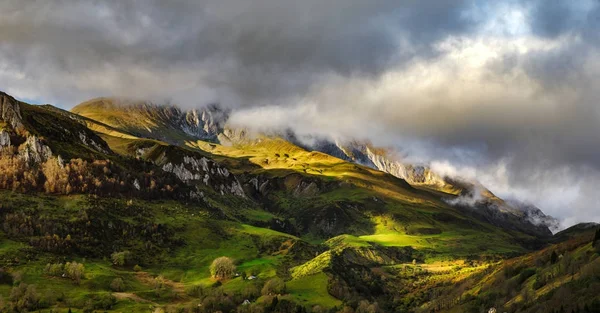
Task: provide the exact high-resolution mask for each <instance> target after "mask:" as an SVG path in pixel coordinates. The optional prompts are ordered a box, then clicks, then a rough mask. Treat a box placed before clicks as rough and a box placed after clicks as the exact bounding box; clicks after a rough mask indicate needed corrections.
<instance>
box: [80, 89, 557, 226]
mask: <svg viewBox="0 0 600 313" xmlns="http://www.w3.org/2000/svg"><path fill="white" fill-rule="evenodd" d="M72 112H74V113H77V114H79V115H82V116H85V117H87V118H89V119H91V120H94V121H95V122H99V123H103V124H107V125H109V126H110V127H113V128H116V129H124V130H126V131H127V132H128V133H129V134H133V135H135V136H137V137H141V138H152V139H157V140H162V141H165V142H168V143H171V144H181V143H185V142H187V143H188V144H189V143H190V142H191V143H193V142H195V141H198V140H201V141H209V142H212V143H215V144H224V145H228V146H231V145H234V146H243V145H248V144H252V143H253V142H255V138H254V137H255V136H251V135H250V134H249V133H248V132H247V131H246V130H240V129H234V128H231V127H229V126H228V124H227V119H228V116H229V114H230V112H228V111H226V110H223V109H220V108H219V107H218V106H217V105H211V106H209V107H207V108H204V109H194V110H189V111H182V110H180V109H179V108H177V107H174V106H172V105H156V104H152V103H144V102H127V101H121V100H117V99H109V98H100V99H94V100H90V101H87V102H84V103H82V104H80V105H78V106H76V107H74V108H73V109H72ZM198 116H201V117H202V118H201V119H198V118H197V117H198ZM192 117H195V118H192ZM190 121H193V122H192V123H190ZM92 128H94V127H92ZM96 130H97V131H98V132H100V133H104V134H109V135H110V134H111V133H112V131H111V132H106V131H105V129H99V128H97V127H96ZM205 130H207V131H205ZM112 135H113V136H114V134H112ZM261 137H262V138H263V139H262V140H265V138H269V139H273V138H278V139H281V140H284V141H287V142H289V143H291V144H293V145H295V146H298V147H300V148H302V149H304V150H306V151H319V152H322V153H325V154H327V155H330V156H333V157H335V158H339V159H342V160H344V161H348V162H352V163H356V164H360V165H363V166H366V167H369V168H373V169H376V170H379V171H382V172H385V173H388V174H391V175H393V176H395V177H398V178H400V179H402V180H404V181H406V182H407V183H409V184H410V185H411V186H412V187H416V188H420V189H426V190H429V191H435V192H440V195H441V198H442V199H443V200H444V201H446V202H448V203H449V204H451V205H454V206H457V207H461V208H462V209H463V210H466V211H471V210H470V209H472V208H477V209H478V210H477V211H473V212H470V214H472V215H474V216H476V217H478V218H480V219H485V220H487V221H488V222H492V223H495V224H496V225H498V226H501V227H505V228H513V229H515V230H519V231H521V232H525V233H532V234H536V235H541V236H550V235H551V231H549V230H548V227H554V224H553V223H554V222H553V220H552V219H551V217H547V216H545V215H544V214H543V213H542V212H541V211H540V210H539V209H538V210H537V211H536V212H535V216H534V215H533V214H529V213H528V212H531V211H530V210H527V207H526V206H523V205H514V204H516V202H511V203H507V202H505V201H503V200H502V199H499V198H498V197H496V196H495V195H494V194H493V193H492V192H490V191H489V190H487V189H486V188H485V187H484V186H482V185H481V184H479V183H478V182H470V181H465V180H463V179H461V178H456V177H453V178H450V177H441V176H440V175H438V174H436V173H435V172H433V171H432V170H431V169H430V168H429V167H427V166H425V165H414V164H410V163H405V162H403V160H402V158H401V157H399V156H398V155H397V154H396V153H394V152H393V151H392V150H390V149H382V148H377V147H374V146H372V145H371V144H369V143H360V142H356V141H354V142H347V143H341V142H337V141H335V142H331V141H328V140H323V139H321V140H317V141H316V144H314V145H312V146H307V145H306V144H303V143H302V141H301V140H298V138H296V136H295V135H294V134H293V133H292V132H290V131H288V132H286V133H280V134H278V133H270V134H263V135H262V136H261ZM197 148H198V147H197ZM201 149H202V148H201ZM210 149H212V148H210ZM204 150H206V149H204ZM226 153H229V152H226Z"/></svg>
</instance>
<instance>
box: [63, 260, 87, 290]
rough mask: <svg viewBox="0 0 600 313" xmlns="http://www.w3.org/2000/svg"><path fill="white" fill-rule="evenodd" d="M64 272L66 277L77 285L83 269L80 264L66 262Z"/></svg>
mask: <svg viewBox="0 0 600 313" xmlns="http://www.w3.org/2000/svg"><path fill="white" fill-rule="evenodd" d="M65 272H66V274H67V277H69V278H71V279H72V280H73V281H75V283H76V284H78V285H79V283H80V282H81V278H83V274H84V272H85V268H84V266H83V264H81V263H77V262H67V264H65Z"/></svg>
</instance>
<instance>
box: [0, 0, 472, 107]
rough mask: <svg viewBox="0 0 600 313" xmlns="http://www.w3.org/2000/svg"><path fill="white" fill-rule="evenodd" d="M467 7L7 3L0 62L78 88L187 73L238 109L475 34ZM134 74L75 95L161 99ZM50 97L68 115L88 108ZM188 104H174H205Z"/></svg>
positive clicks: (461, 2)
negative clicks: (144, 74)
mask: <svg viewBox="0 0 600 313" xmlns="http://www.w3.org/2000/svg"><path fill="white" fill-rule="evenodd" d="M471 5H472V3H471V2H470V1H466V0H455V1H442V2H439V1H392V0H376V1H358V0H357V1H346V0H344V1H342V0H330V1H316V0H308V1H278V0H277V1H276V0H256V1H237V0H235V1H234V0H207V1H191V0H190V1H168V2H167V1H108V2H102V1H64V0H63V1H58V0H50V1H21V0H8V1H3V2H2V4H0V17H1V19H0V27H1V29H2V32H0V41H1V42H2V44H1V46H0V53H2V55H3V59H5V61H6V62H7V63H10V64H8V65H5V66H8V67H11V68H13V70H15V71H16V70H18V71H20V72H22V74H24V75H26V76H42V75H41V74H42V73H43V74H52V75H60V76H63V77H64V76H72V78H73V79H74V80H79V79H84V80H92V79H94V73H93V72H94V71H96V73H97V75H98V76H101V75H104V76H106V72H107V71H110V70H111V68H116V69H120V70H129V72H130V73H133V72H135V71H136V70H139V71H146V70H147V71H152V72H156V74H157V75H166V76H167V77H165V78H171V77H169V74H175V76H177V73H176V72H177V71H185V70H187V69H195V70H197V71H198V72H199V75H198V77H193V76H192V77H190V76H189V75H186V76H185V80H183V81H181V82H180V85H182V86H192V87H193V86H199V85H201V86H202V87H208V88H214V89H217V90H224V91H225V92H229V93H232V94H233V95H235V96H236V99H237V100H240V101H244V102H255V101H265V100H271V101H272V100H273V99H279V98H280V97H278V96H282V97H283V96H287V95H290V94H298V93H302V92H305V91H306V89H307V88H308V87H309V86H310V85H312V84H313V83H314V82H315V80H317V79H318V78H319V77H320V76H321V75H322V74H325V73H329V72H333V73H337V74H342V75H379V74H381V73H382V72H383V71H385V70H386V69H387V68H388V67H389V66H391V65H392V64H397V63H398V62H403V61H406V60H408V59H410V58H412V57H414V56H415V55H417V54H420V55H424V54H427V53H431V52H432V51H433V50H432V49H430V45H431V44H433V43H435V42H436V41H437V40H439V39H440V38H444V37H446V36H448V35H449V34H457V33H461V32H465V31H469V30H471V29H472V28H473V26H474V25H473V24H474V22H473V21H472V20H470V19H469V18H467V17H465V16H464V14H463V13H464V10H466V9H468V8H469V7H470V6H471ZM90 72H91V73H90ZM124 72H125V71H124ZM200 73H203V74H200ZM130 75H131V74H130ZM139 75H141V74H138V75H137V76H139ZM137 76H134V77H127V75H125V77H121V76H119V75H115V77H113V78H111V80H112V81H113V82H114V83H113V84H112V85H114V86H112V88H111V86H110V85H111V84H110V83H107V85H108V86H105V87H97V86H96V87H95V86H94V85H93V84H90V85H91V86H89V87H88V88H85V89H88V90H82V93H83V95H82V97H88V96H90V95H93V94H97V95H104V94H107V93H116V94H120V95H125V93H126V91H128V90H129V91H130V90H132V89H134V92H133V93H134V94H133V95H135V96H161V95H160V94H158V95H155V94H149V95H146V94H145V93H146V92H149V91H152V90H153V89H154V88H147V87H146V86H144V84H145V83H146V82H145V81H144V80H143V78H141V77H137ZM41 78H42V79H43V77H41ZM130 79H133V81H131V80H130ZM190 80H191V81H190ZM49 84H50V85H53V84H51V83H49ZM151 84H152V85H153V84H154V82H151ZM50 87H51V86H49V88H48V89H51V91H52V88H50ZM56 87H57V88H58V86H56ZM82 87H84V86H82ZM81 89H84V88H81ZM135 89H141V90H140V91H139V92H138V91H135ZM147 89H148V90H147ZM180 91H181V90H175V92H172V91H171V90H163V91H162V92H164V95H166V96H171V95H170V94H171V93H173V94H177V93H178V92H180ZM45 96H47V95H45ZM56 96H57V97H58V99H59V100H61V101H64V102H68V103H66V104H67V105H69V104H74V103H73V101H78V100H84V99H80V98H75V99H72V98H71V99H69V97H65V96H60V95H56ZM76 96H77V95H71V96H70V97H76ZM191 96H192V97H191V99H186V98H185V97H183V98H182V99H181V100H183V101H185V102H188V101H189V102H190V103H186V104H187V105H197V104H198V103H197V102H196V101H201V100H200V99H193V98H194V97H195V96H196V94H195V93H192V94H191Z"/></svg>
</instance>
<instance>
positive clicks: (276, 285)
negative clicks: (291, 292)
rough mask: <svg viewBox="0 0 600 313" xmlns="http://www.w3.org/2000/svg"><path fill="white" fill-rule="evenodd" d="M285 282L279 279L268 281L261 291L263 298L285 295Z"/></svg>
mask: <svg viewBox="0 0 600 313" xmlns="http://www.w3.org/2000/svg"><path fill="white" fill-rule="evenodd" d="M285 289H286V288H285V282H284V281H283V279H281V278H272V279H269V280H268V281H267V282H266V283H265V285H264V286H263V288H262V290H261V294H262V295H263V296H267V295H273V294H283V293H285Z"/></svg>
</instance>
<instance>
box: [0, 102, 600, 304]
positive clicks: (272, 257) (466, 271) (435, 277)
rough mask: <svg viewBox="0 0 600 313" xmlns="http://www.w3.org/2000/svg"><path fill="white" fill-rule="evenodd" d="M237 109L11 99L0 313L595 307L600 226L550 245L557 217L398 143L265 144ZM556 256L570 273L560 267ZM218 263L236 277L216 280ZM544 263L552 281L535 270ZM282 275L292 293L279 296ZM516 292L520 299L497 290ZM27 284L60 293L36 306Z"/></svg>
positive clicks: (0, 107)
mask: <svg viewBox="0 0 600 313" xmlns="http://www.w3.org/2000/svg"><path fill="white" fill-rule="evenodd" d="M231 113H232V112H231V111H230V110H227V109H223V108H221V107H220V106H219V105H217V104H213V105H210V106H207V107H205V108H201V109H193V110H183V109H181V108H178V107H177V106H174V105H170V104H165V105H163V104H153V103H150V102H144V101H130V100H121V99H116V98H98V99H92V100H89V101H86V102H83V103H81V104H79V105H77V106H75V107H73V108H72V109H71V110H70V111H65V110H62V109H59V108H57V107H54V106H51V105H39V106H38V105H30V104H27V103H24V102H21V101H18V100H16V99H14V98H13V97H11V96H10V95H7V94H5V93H1V92H0V189H2V190H1V191H0V198H2V199H3V201H2V203H1V204H0V221H2V224H3V229H2V233H1V236H0V240H2V243H3V245H2V246H3V248H0V256H1V257H2V260H3V263H2V268H1V270H0V274H2V276H0V278H1V279H0V295H3V296H4V297H6V298H7V299H9V300H10V301H9V302H10V303H9V304H3V303H0V304H1V305H2V306H4V307H5V308H9V307H10V309H12V310H15V311H19V312H21V311H23V310H32V309H41V308H54V309H57V310H66V309H67V308H71V307H73V308H78V309H81V310H115V311H123V312H125V311H128V312H136V311H139V312H142V311H143V310H145V309H147V307H148V305H150V306H151V307H152V309H153V310H159V309H160V310H163V309H169V308H170V307H171V306H181V307H182V308H183V307H184V306H189V307H190V308H194V307H195V308H200V307H202V308H201V309H198V310H208V311H206V312H212V311H218V310H220V311H223V312H226V311H231V312H233V311H235V310H237V312H240V311H242V312H246V311H243V310H246V309H247V310H250V309H252V310H253V309H254V308H256V312H263V311H264V312H266V311H268V312H292V311H297V312H300V311H302V310H305V311H306V310H309V311H313V312H317V311H318V310H321V312H324V310H329V311H331V312H338V310H340V311H343V310H345V309H346V308H348V309H351V310H353V311H356V312H371V311H373V312H377V311H381V312H416V311H418V312H425V311H427V312H430V311H474V312H476V311H479V310H480V309H481V308H482V307H483V308H486V309H487V308H488V307H502V308H505V309H507V310H510V311H511V312H521V311H522V312H537V311H536V310H538V311H539V310H540V308H542V307H543V308H549V307H551V306H552V304H553V303H554V302H556V301H557V300H556V299H559V298H560V297H563V296H564V295H562V294H557V292H559V291H561V290H563V289H564V288H570V289H569V291H570V292H571V294H570V295H569V297H572V298H573V299H578V300H579V301H582V302H581V304H582V307H583V304H586V305H588V304H589V305H590V306H593V305H596V304H597V303H596V302H594V301H593V300H594V298H593V297H589V296H588V295H587V294H586V293H585V292H584V291H585V290H588V289H587V288H592V287H590V286H596V285H598V284H599V282H598V276H597V272H594V271H595V270H597V269H598V266H597V263H598V258H597V255H596V254H595V253H596V252H595V250H594V246H595V238H594V239H593V240H592V238H591V237H593V236H592V235H591V234H592V232H590V231H592V230H594V229H595V226H593V225H592V226H590V227H584V226H581V225H579V226H576V227H574V228H571V229H570V230H568V231H566V232H561V233H558V234H556V235H553V231H556V230H557V225H558V223H557V221H556V220H555V219H553V218H552V217H550V216H547V215H545V214H544V213H543V212H542V211H541V210H540V209H539V208H536V207H535V206H533V205H530V204H525V203H521V202H519V201H516V200H513V199H508V200H505V199H501V198H499V197H497V196H496V195H494V194H493V193H492V192H491V191H490V190H488V189H487V188H485V186H483V185H481V184H480V183H479V182H477V181H470V180H466V179H464V178H461V177H447V176H442V175H440V174H439V173H435V171H433V170H432V169H431V168H430V167H428V166H427V164H411V163H408V162H406V161H405V160H404V158H403V157H401V156H400V155H399V154H398V153H396V152H395V150H393V149H388V148H384V147H376V146H373V145H372V144H371V143H369V142H358V141H350V142H342V141H338V140H334V139H328V138H318V139H317V140H310V141H307V140H303V139H302V138H298V136H297V135H296V134H294V133H293V132H292V131H287V132H285V133H278V132H271V133H254V132H252V131H250V130H248V129H243V128H235V127H231V126H230V125H229V123H228V119H229V116H230V115H231ZM306 142H311V143H310V144H307V143H306ZM592 241H593V242H592ZM556 251H559V252H560V255H561V256H563V257H561V258H564V259H565V260H566V255H569V258H570V260H571V261H569V262H570V263H569V264H563V265H564V267H566V268H568V270H565V269H564V268H558V267H560V266H562V265H561V264H562V263H561V262H563V261H557V260H554V261H552V260H550V261H548V260H549V259H548V258H549V257H550V256H549V255H550V254H552V252H556ZM121 253H122V255H123V261H122V262H121V261H115V260H114V258H115V255H117V257H120V256H121ZM125 255H126V257H125ZM220 256H225V257H229V258H231V259H233V260H234V263H235V265H236V266H237V270H236V271H237V272H236V276H234V277H231V278H230V279H227V280H220V279H217V280H215V277H211V276H210V271H209V267H210V264H211V262H212V261H213V260H214V259H215V258H217V257H220ZM109 259H111V260H112V261H111V260H109ZM75 261H77V262H80V263H82V264H84V265H85V268H86V274H85V275H84V276H83V280H81V281H79V280H80V279H77V280H76V281H75V286H76V287H73V282H71V281H70V280H71V279H68V278H69V277H70V274H69V275H65V274H63V275H62V279H61V277H60V275H59V277H53V276H52V275H50V274H49V272H47V271H46V270H44V269H43V268H45V267H48V266H50V267H51V266H52V264H62V263H65V262H71V263H70V264H72V262H75ZM535 262H539V263H540V264H542V263H543V264H542V265H543V266H540V268H541V269H542V268H543V270H540V271H539V272H536V271H535V270H534V272H533V273H531V270H530V268H531V264H535ZM564 262H566V261H564ZM134 265H135V266H134ZM134 267H136V268H135V269H134ZM557 268H558V269H557ZM589 271H592V274H589ZM524 273H525V274H524ZM548 273H552V275H550V276H551V277H550V276H548ZM590 275H591V276H590ZM594 275H596V276H594ZM66 276H68V277H67V278H65V277H66ZM500 276H502V277H504V278H502V277H500ZM505 276H506V277H505ZM248 277H254V278H256V279H254V278H253V279H251V280H249V279H248ZM590 277H591V278H590ZM594 277H595V278H594ZM80 278H81V277H80ZM492 278H493V279H492ZM501 278H502V279H501ZM584 278H585V279H586V280H585V281H580V280H583V279H584ZM117 279H120V280H121V281H122V282H123V284H124V286H123V288H113V287H114V286H113V283H114V282H115V280H117ZM277 279H279V280H281V281H282V283H283V284H285V286H287V287H286V289H285V290H278V291H277V292H270V291H268V290H269V289H268V288H267V287H265V286H267V285H269V286H270V284H275V283H271V282H272V281H274V280H277ZM568 279H571V281H577V282H578V283H577V284H575V285H573V286H572V285H568V283H569V281H568ZM501 280H502V282H500V281H501ZM542 280H543V284H542ZM505 281H512V283H511V284H512V285H510V288H511V289H512V290H516V294H513V293H511V292H508V293H506V294H504V293H502V294H497V295H495V296H491V295H490V292H491V291H490V290H491V288H490V286H491V285H490V284H505ZM538 281H539V283H538ZM263 283H264V286H262V285H258V284H263ZM21 284H29V285H35V286H36V288H38V290H42V291H48V292H50V293H56V294H60V295H61V296H54V297H53V296H49V295H38V296H37V298H36V299H37V301H33V300H31V299H29V298H26V297H25V295H26V294H27V290H28V289H27V285H26V286H25V291H23V292H22V295H21V296H19V295H20V294H19V291H18V290H19V288H21V287H19V286H21ZM452 284H462V285H461V286H463V285H464V289H461V290H462V292H463V293H464V294H456V292H455V291H453V290H451V289H449V288H448V287H449V286H451V285H452ZM536 284H538V285H536ZM10 286H14V287H12V289H10ZM409 286H412V287H409ZM582 286H584V287H582ZM261 287H262V289H263V291H264V290H265V289H264V288H267V292H258V291H255V290H254V289H261ZM535 287H538V288H537V289H536V288H535ZM15 288H16V289H15ZM507 288H508V287H507ZM543 288H545V289H543ZM15 290H17V291H15ZM582 290H583V291H582ZM34 292H35V291H33V292H32V293H34ZM13 293H15V294H16V296H14V297H13V295H12V294H13ZM400 295H402V296H400ZM466 295H468V296H466ZM23 297H25V298H26V299H29V300H31V301H33V302H35V303H34V304H30V303H29V302H27V303H24V302H22V301H21V300H22V298H23ZM207 299H208V300H207ZM408 299H410V300H408ZM42 300H43V301H42ZM19 301H21V302H19ZM23 301H25V300H23ZM31 301H30V302H31ZM44 301H45V302H44ZM198 301H199V302H198ZM246 301H247V302H246ZM275 301H276V302H275ZM0 302H2V301H0ZM243 303H245V304H244V306H245V307H244V306H242V304H243ZM274 303H275V304H274ZM284 303H285V304H284ZM2 306H0V308H1V307H2ZM361 306H363V307H364V308H362V309H364V310H367V309H368V310H371V311H361V310H362V309H361ZM240 307H241V309H240ZM209 308H210V309H209ZM236 308H237V309H236ZM369 308H370V309H369ZM569 308H573V309H574V308H575V306H573V305H571V306H569ZM577 309H579V306H577ZM7 310H8V309H7ZM190 310H193V309H190ZM211 310H212V311H211ZM260 310H263V311H260ZM269 310H270V311H269ZM590 310H591V309H590ZM202 312H205V311H202ZM248 312H250V311H248ZM252 312H254V311H252ZM344 312H346V311H344Z"/></svg>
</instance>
